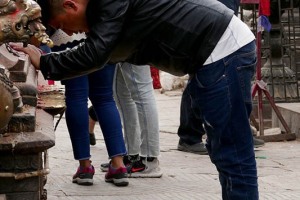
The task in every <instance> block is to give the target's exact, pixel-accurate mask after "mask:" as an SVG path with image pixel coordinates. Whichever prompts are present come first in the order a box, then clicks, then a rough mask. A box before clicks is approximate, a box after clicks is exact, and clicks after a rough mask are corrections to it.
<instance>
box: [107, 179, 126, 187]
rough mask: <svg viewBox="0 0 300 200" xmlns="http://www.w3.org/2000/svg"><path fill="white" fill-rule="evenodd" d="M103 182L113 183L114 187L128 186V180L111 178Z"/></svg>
mask: <svg viewBox="0 0 300 200" xmlns="http://www.w3.org/2000/svg"><path fill="white" fill-rule="evenodd" d="M105 182H108V183H113V184H114V185H115V186H121V187H122V186H127V185H128V184H129V181H128V178H120V179H116V178H112V179H105Z"/></svg>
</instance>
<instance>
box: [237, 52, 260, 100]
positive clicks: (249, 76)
mask: <svg viewBox="0 0 300 200" xmlns="http://www.w3.org/2000/svg"><path fill="white" fill-rule="evenodd" d="M239 60H240V63H243V65H241V66H239V67H237V68H236V69H237V73H238V76H239V82H240V86H241V90H242V93H243V97H244V101H245V102H246V103H251V102H252V96H251V86H252V83H251V82H252V80H253V77H254V73H255V69H256V62H257V61H256V56H255V55H253V56H240V57H239Z"/></svg>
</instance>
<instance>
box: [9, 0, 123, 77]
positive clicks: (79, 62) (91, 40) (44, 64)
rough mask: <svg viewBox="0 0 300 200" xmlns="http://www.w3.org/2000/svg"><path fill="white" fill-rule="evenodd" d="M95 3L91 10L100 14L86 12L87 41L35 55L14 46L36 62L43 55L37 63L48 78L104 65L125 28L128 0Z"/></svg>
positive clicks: (88, 70)
mask: <svg viewBox="0 0 300 200" xmlns="http://www.w3.org/2000/svg"><path fill="white" fill-rule="evenodd" d="M93 2H96V3H94V4H97V5H92V6H94V7H95V6H96V8H92V10H93V12H97V13H92V15H91V14H90V13H89V12H90V10H88V11H87V15H91V16H88V19H89V20H90V21H88V22H89V24H90V32H89V33H88V37H87V39H86V41H85V43H84V44H82V45H80V46H78V47H77V48H74V49H71V50H68V51H64V52H61V53H51V54H46V55H42V56H41V55H36V54H34V55H33V54H32V50H25V49H28V48H23V49H21V48H19V49H16V48H15V49H16V50H21V51H24V52H25V53H28V54H29V53H31V54H29V56H30V57H31V59H32V60H34V61H36V59H37V57H40V60H39V62H35V64H34V66H35V67H36V68H37V69H41V71H42V74H43V75H44V78H45V79H51V80H62V79H68V78H73V77H76V76H80V75H83V74H87V73H90V72H93V71H95V70H98V69H100V68H102V67H104V65H105V64H106V62H107V61H108V60H109V57H110V54H111V52H112V50H113V49H114V47H115V46H116V43H117V40H118V38H119V35H120V33H121V31H122V28H123V24H124V23H123V22H124V20H125V14H126V10H127V8H128V5H127V4H128V1H122V0H115V1H109V2H106V3H101V1H93ZM91 21H92V22H91Z"/></svg>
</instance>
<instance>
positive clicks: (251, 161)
mask: <svg viewBox="0 0 300 200" xmlns="http://www.w3.org/2000/svg"><path fill="white" fill-rule="evenodd" d="M255 66H256V48H255V42H254V41H253V42H251V43H249V44H247V45H245V46H244V47H242V48H240V49H239V50H237V51H236V52H234V53H232V54H231V55H229V56H227V57H225V58H223V59H221V60H219V61H217V62H214V63H211V64H209V65H205V66H203V67H201V68H199V70H198V71H197V73H196V74H195V75H194V76H193V77H192V79H191V80H190V82H189V83H188V85H187V88H186V89H187V90H188V92H189V94H190V97H191V101H192V109H193V110H194V113H195V115H196V117H197V118H199V119H200V120H202V121H203V123H204V127H205V131H206V133H207V137H208V138H207V150H208V153H209V156H210V159H211V161H212V162H213V163H214V164H215V166H216V168H217V170H218V172H219V180H220V183H221V186H222V197H223V200H228V199H230V200H257V199H258V183H257V168H256V161H255V155H254V147H253V137H252V134H251V130H250V124H249V119H248V118H249V116H250V113H251V109H252V99H251V80H252V77H253V75H254V73H255Z"/></svg>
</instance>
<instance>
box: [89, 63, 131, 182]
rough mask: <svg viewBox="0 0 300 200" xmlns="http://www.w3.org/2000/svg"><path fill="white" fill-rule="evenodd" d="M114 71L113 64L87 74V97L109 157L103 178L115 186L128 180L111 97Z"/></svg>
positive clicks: (123, 149)
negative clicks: (108, 163) (106, 171)
mask: <svg viewBox="0 0 300 200" xmlns="http://www.w3.org/2000/svg"><path fill="white" fill-rule="evenodd" d="M114 73H115V65H106V66H105V68H103V69H102V70H98V71H95V72H93V73H91V74H89V75H88V77H89V87H90V92H89V98H90V100H91V102H92V104H93V107H94V109H95V112H96V114H97V119H98V121H99V124H100V127H101V130H102V133H103V137H104V141H105V144H106V148H107V152H108V155H109V158H111V165H110V168H109V171H108V173H107V174H106V176H105V180H106V181H107V182H113V183H114V184H115V185H117V186H126V185H128V180H127V170H126V168H125V166H124V163H123V156H124V155H126V153H127V152H126V148H125V144H124V139H123V133H122V125H121V119H120V115H119V112H118V110H117V106H116V103H115V101H114V98H113V91H112V86H113V78H114Z"/></svg>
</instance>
